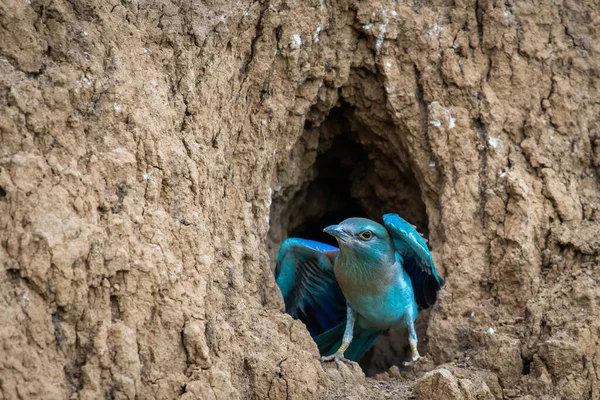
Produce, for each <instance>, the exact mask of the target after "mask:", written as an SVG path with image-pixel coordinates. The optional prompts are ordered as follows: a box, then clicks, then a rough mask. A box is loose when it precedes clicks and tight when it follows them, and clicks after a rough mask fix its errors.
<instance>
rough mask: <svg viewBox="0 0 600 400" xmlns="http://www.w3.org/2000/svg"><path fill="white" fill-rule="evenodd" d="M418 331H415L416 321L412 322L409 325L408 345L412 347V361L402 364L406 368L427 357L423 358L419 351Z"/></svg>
mask: <svg viewBox="0 0 600 400" xmlns="http://www.w3.org/2000/svg"><path fill="white" fill-rule="evenodd" d="M418 342H419V341H418V340H417V331H416V330H415V324H414V321H410V322H409V323H408V344H409V345H410V351H411V353H412V357H411V361H405V362H403V363H402V365H404V366H405V367H406V366H408V365H411V364H413V363H414V362H417V361H419V360H423V359H425V357H421V356H420V355H419V350H417V343H418Z"/></svg>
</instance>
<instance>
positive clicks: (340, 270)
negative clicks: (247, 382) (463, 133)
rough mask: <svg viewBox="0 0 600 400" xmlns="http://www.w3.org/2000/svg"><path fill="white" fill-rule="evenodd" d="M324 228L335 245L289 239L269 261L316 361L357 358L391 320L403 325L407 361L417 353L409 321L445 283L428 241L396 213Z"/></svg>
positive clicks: (286, 304) (415, 335) (357, 219)
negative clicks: (408, 352) (273, 261)
mask: <svg viewBox="0 0 600 400" xmlns="http://www.w3.org/2000/svg"><path fill="white" fill-rule="evenodd" d="M324 232H326V233H328V234H330V235H332V236H334V237H335V238H336V239H337V242H338V245H339V249H338V248H336V247H333V246H329V245H327V244H323V243H319V242H315V241H312V240H306V239H298V238H290V239H287V240H286V241H284V242H283V243H282V245H281V247H280V249H279V253H278V254H277V265H276V268H275V277H276V281H277V285H278V286H279V288H280V290H281V293H282V294H283V298H284V301H285V308H286V312H287V313H288V314H290V315H291V316H292V317H294V318H297V319H300V320H301V321H302V322H304V324H305V325H306V327H307V329H308V331H309V332H310V334H311V336H312V337H313V339H314V340H315V342H316V343H317V346H318V347H319V352H320V353H321V355H322V357H321V359H322V361H335V362H336V364H338V363H339V361H358V360H359V359H360V358H361V357H362V356H363V355H364V353H365V352H367V351H368V350H369V348H371V346H373V344H374V343H375V340H376V339H377V337H378V336H379V335H380V334H381V333H383V332H384V331H385V330H387V329H389V328H391V327H394V326H400V327H406V328H408V333H409V344H410V347H411V351H412V361H416V360H418V359H420V358H421V357H420V356H419V353H418V351H417V334H416V331H415V327H414V321H415V319H416V318H417V314H418V309H424V308H428V307H429V306H431V305H433V304H434V303H435V301H436V298H437V293H438V291H439V290H440V288H441V286H442V285H443V284H444V280H443V279H442V278H441V277H440V276H439V275H438V274H437V272H436V270H435V265H434V264H433V259H432V258H431V253H430V252H429V249H428V248H427V243H426V241H425V240H424V239H423V238H422V237H421V235H420V234H419V233H418V232H417V231H416V229H415V227H414V226H412V225H411V224H409V223H408V222H406V221H405V220H404V219H402V218H401V217H399V216H398V215H397V214H386V215H384V216H383V225H381V224H379V223H377V222H375V221H372V220H370V219H365V218H349V219H347V220H345V221H343V222H341V223H340V224H338V225H332V226H329V227H327V228H325V229H324Z"/></svg>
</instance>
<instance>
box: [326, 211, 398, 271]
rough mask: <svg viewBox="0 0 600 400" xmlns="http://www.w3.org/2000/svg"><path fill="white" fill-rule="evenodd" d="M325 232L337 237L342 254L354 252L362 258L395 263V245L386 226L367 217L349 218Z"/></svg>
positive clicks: (329, 227)
mask: <svg viewBox="0 0 600 400" xmlns="http://www.w3.org/2000/svg"><path fill="white" fill-rule="evenodd" d="M323 232H325V233H328V234H330V235H331V236H333V237H335V238H336V240H337V242H338V244H339V246H340V255H342V256H343V255H344V253H352V254H354V255H355V256H358V257H360V258H364V259H369V260H375V259H378V260H381V261H385V262H391V263H392V264H393V263H394V245H393V242H392V239H391V238H390V235H389V234H388V231H387V229H385V227H384V226H383V225H381V224H379V223H377V222H375V221H372V220H370V219H366V218H348V219H346V220H344V221H342V222H340V223H339V224H337V225H331V226H328V227H327V228H325V229H324V230H323Z"/></svg>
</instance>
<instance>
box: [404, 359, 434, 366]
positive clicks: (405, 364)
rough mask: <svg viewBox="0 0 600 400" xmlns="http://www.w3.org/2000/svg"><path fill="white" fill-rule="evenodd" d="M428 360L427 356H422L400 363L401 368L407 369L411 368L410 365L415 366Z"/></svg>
mask: <svg viewBox="0 0 600 400" xmlns="http://www.w3.org/2000/svg"><path fill="white" fill-rule="evenodd" d="M428 359H429V357H428V356H423V357H422V356H416V357H412V359H411V360H410V361H404V362H403V363H402V366H403V367H408V366H411V365H415V364H417V363H422V362H425V361H427V360H428Z"/></svg>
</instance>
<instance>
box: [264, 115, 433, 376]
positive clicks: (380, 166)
mask: <svg viewBox="0 0 600 400" xmlns="http://www.w3.org/2000/svg"><path fill="white" fill-rule="evenodd" d="M393 129H394V127H393V126H391V124H390V130H393ZM390 134H391V133H390ZM315 147H316V158H315V154H314V153H315ZM311 152H312V154H311ZM394 157H398V158H394ZM403 157H404V158H403ZM291 158H292V160H291V165H296V166H302V165H305V166H306V167H305V170H304V171H301V172H300V179H299V180H300V182H301V183H300V184H295V185H291V184H290V185H289V186H288V187H285V185H284V184H283V183H285V179H281V181H283V182H282V185H281V187H278V188H276V190H275V194H274V196H273V202H272V205H271V230H270V233H269V242H270V249H269V250H270V253H271V257H272V259H275V256H276V253H277V249H278V248H279V245H280V244H281V242H282V241H283V240H284V239H286V238H288V237H300V238H306V239H312V240H317V241H320V242H324V243H328V244H331V245H336V242H335V240H334V239H333V238H332V237H331V236H329V235H327V234H325V233H324V232H323V228H325V227H326V226H328V225H332V224H336V223H339V222H341V221H342V220H344V219H346V218H349V217H366V218H370V219H373V220H375V221H378V222H381V217H382V215H383V214H385V213H388V212H396V213H398V214H400V215H401V216H402V217H403V218H405V219H406V220H408V221H409V222H411V223H413V224H415V225H416V226H417V227H418V229H419V231H420V232H422V233H423V234H424V235H425V236H427V233H428V232H427V213H426V209H425V204H424V203H423V200H422V198H421V191H420V189H419V186H418V183H417V181H416V179H415V177H414V174H413V173H412V171H411V169H410V167H409V165H410V163H409V161H408V160H407V159H405V158H407V153H406V151H404V150H403V149H398V151H394V148H393V146H391V145H390V143H389V139H388V138H386V137H385V135H381V134H378V133H376V132H374V131H373V130H372V129H370V128H369V127H367V126H365V125H364V124H362V123H360V121H358V120H357V118H355V114H354V110H353V108H352V107H350V106H349V105H347V104H342V105H341V106H340V107H338V108H335V109H333V110H331V111H330V112H329V114H328V116H327V118H326V119H325V121H323V122H322V123H321V124H319V125H318V126H315V125H313V124H312V123H311V122H307V123H306V124H305V129H304V133H303V135H302V137H301V138H300V139H299V141H298V143H297V144H296V146H295V148H294V149H293V150H292V152H291ZM282 175H283V176H284V177H289V176H290V174H289V172H285V171H284V172H283V173H280V177H281V176H282ZM428 319H429V315H428V313H427V312H421V313H420V315H419V318H418V319H417V332H418V335H419V338H420V344H419V349H420V351H422V352H423V353H426V341H425V340H424V339H425V334H424V333H425V331H426V325H427V321H428ZM408 351H409V350H408V339H407V334H406V332H405V330H404V329H393V330H391V331H390V332H389V334H388V335H385V336H382V337H380V339H378V341H377V343H376V345H375V346H374V347H373V349H371V350H370V351H369V352H368V353H367V354H366V355H365V356H364V357H363V359H362V360H361V361H360V365H361V367H362V368H363V370H364V371H365V373H366V374H367V375H374V374H376V373H379V372H382V371H385V370H387V369H388V368H389V367H390V366H391V365H401V363H402V361H404V360H405V359H407V358H406V355H407V354H408Z"/></svg>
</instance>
